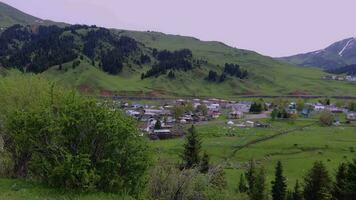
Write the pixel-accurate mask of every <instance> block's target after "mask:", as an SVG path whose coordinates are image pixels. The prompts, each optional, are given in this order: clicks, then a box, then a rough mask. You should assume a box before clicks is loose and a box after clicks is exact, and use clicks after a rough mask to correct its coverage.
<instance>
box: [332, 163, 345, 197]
mask: <svg viewBox="0 0 356 200" xmlns="http://www.w3.org/2000/svg"><path fill="white" fill-rule="evenodd" d="M346 178H347V164H346V163H341V164H340V165H339V167H338V170H337V172H336V178H335V179H336V180H335V182H334V184H333V190H332V196H333V199H335V200H343V199H345V192H346V183H347V180H346Z"/></svg>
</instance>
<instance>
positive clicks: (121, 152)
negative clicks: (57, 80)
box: [0, 81, 150, 195]
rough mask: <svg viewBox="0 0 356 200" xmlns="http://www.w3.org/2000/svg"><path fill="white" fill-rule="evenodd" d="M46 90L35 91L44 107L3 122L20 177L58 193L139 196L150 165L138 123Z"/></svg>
mask: <svg viewBox="0 0 356 200" xmlns="http://www.w3.org/2000/svg"><path fill="white" fill-rule="evenodd" d="M35 82H36V81H35ZM42 87H43V89H44V91H42V90H36V88H34V89H35V91H37V95H39V97H38V96H37V98H36V99H38V100H39V102H41V103H33V105H36V106H33V108H32V109H22V108H21V109H20V106H14V108H15V109H9V110H7V115H6V117H3V119H4V122H5V123H4V124H5V150H7V151H8V152H9V153H11V157H12V159H13V161H14V169H13V171H14V175H15V176H16V177H29V175H31V177H34V178H37V179H40V180H42V181H43V182H45V183H47V184H49V185H51V186H54V187H63V188H68V189H78V190H83V191H90V190H100V191H106V192H120V193H129V194H135V195H138V194H139V193H140V192H141V191H142V190H143V188H144V187H143V186H144V184H145V181H146V179H145V173H146V170H147V168H148V167H149V164H150V162H149V151H148V146H147V144H146V142H145V141H144V138H142V137H140V136H139V134H138V131H137V128H136V123H135V122H134V121H133V120H131V119H129V118H127V117H126V116H125V115H123V114H122V113H121V112H119V111H112V110H110V109H109V108H107V107H105V106H102V105H101V104H99V103H98V102H97V101H96V100H93V99H88V98H84V97H81V96H80V95H78V94H76V93H74V92H57V89H55V88H54V87H51V84H47V86H43V85H41V87H40V88H42ZM0 92H1V90H0ZM10 94H11V93H10ZM59 94H60V95H59ZM33 95H35V94H33ZM23 98H24V99H26V97H23ZM31 103H32V102H31V100H30V99H29V106H32V104H31ZM24 108H26V107H24Z"/></svg>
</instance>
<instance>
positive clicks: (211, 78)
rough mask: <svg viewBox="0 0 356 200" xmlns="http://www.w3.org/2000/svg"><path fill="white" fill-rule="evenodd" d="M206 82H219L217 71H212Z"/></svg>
mask: <svg viewBox="0 0 356 200" xmlns="http://www.w3.org/2000/svg"><path fill="white" fill-rule="evenodd" d="M206 80H208V81H210V82H216V81H217V80H218V73H217V72H216V71H213V70H210V71H209V74H208V77H207V78H206Z"/></svg>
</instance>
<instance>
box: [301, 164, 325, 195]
mask: <svg viewBox="0 0 356 200" xmlns="http://www.w3.org/2000/svg"><path fill="white" fill-rule="evenodd" d="M330 191H331V179H330V177H329V173H328V171H327V170H326V168H325V165H324V164H323V163H322V162H315V163H314V165H313V167H312V168H311V169H310V170H309V172H308V173H307V174H306V176H305V178H304V191H303V196H304V199H305V200H327V199H331V194H330Z"/></svg>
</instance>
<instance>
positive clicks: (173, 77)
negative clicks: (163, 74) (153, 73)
mask: <svg viewBox="0 0 356 200" xmlns="http://www.w3.org/2000/svg"><path fill="white" fill-rule="evenodd" d="M168 78H169V79H175V78H176V75H175V74H174V72H173V71H169V73H168Z"/></svg>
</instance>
